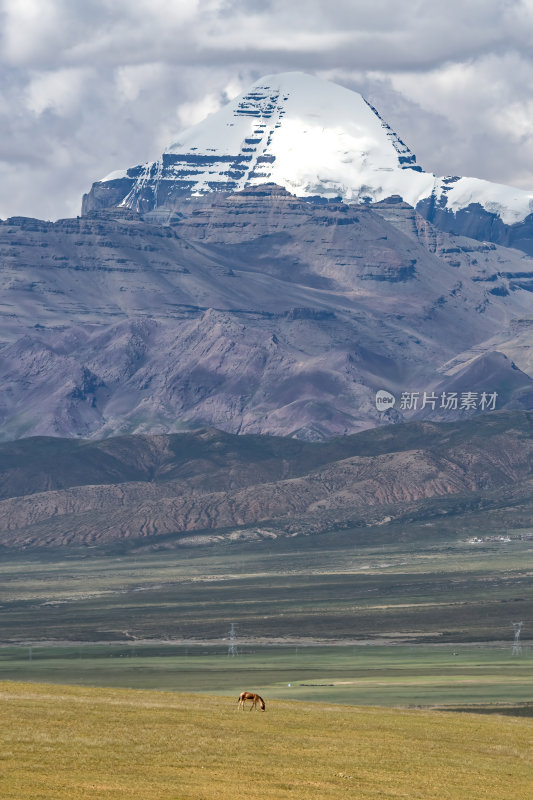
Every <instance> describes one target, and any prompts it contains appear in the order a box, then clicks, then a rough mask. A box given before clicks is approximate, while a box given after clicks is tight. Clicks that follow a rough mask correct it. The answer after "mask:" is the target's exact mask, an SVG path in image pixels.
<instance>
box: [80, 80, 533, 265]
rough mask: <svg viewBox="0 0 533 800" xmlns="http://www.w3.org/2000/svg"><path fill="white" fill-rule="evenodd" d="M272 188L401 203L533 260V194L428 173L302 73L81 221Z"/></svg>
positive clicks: (105, 197)
mask: <svg viewBox="0 0 533 800" xmlns="http://www.w3.org/2000/svg"><path fill="white" fill-rule="evenodd" d="M265 183H275V184H277V185H279V186H281V187H283V188H285V189H286V190H287V191H288V192H290V193H291V194H293V195H296V196H298V197H321V198H325V199H329V200H332V199H339V200H342V201H343V202H345V203H362V202H371V203H375V202H381V201H383V200H385V199H386V198H387V197H390V196H393V195H398V196H399V197H401V198H402V199H403V200H404V201H405V202H407V203H408V204H410V205H411V206H414V207H416V209H417V210H418V211H419V213H420V214H421V215H422V216H424V217H425V218H426V219H428V220H429V221H430V222H432V223H433V224H434V225H435V226H436V227H437V228H439V229H441V230H444V231H447V232H450V233H453V234H456V235H465V236H468V237H470V238H473V239H478V240H481V241H488V242H494V243H497V244H500V245H504V246H507V247H514V248H518V249H521V250H523V251H524V252H526V253H528V254H529V255H533V213H532V211H533V193H531V192H524V191H521V190H519V189H516V188H513V187H510V186H504V185H500V184H494V183H491V182H490V181H484V180H480V179H478V178H468V177H460V176H445V177H438V176H435V175H433V174H432V173H428V172H425V171H424V170H423V169H422V167H421V166H420V165H418V164H417V160H416V156H415V155H414V154H413V152H412V151H411V150H410V149H409V148H408V147H407V145H406V144H405V143H404V142H403V141H402V139H401V138H400V136H399V135H398V134H397V133H396V132H395V131H393V130H392V129H391V127H390V125H388V124H387V122H386V121H385V119H384V118H383V116H381V114H380V113H379V112H378V110H377V109H375V108H374V107H372V106H371V105H370V104H369V103H367V102H366V101H365V100H364V98H363V97H361V95H359V94H358V93H357V92H353V91H350V90H348V89H345V88H343V87H341V86H338V85H336V84H334V83H330V82H328V81H324V80H321V79H319V78H316V77H313V76H311V75H306V74H303V73H283V74H278V75H268V76H266V77H264V78H261V79H260V80H259V81H257V82H256V83H255V84H254V85H253V86H251V87H250V89H249V90H248V91H246V92H244V93H243V94H241V95H240V96H239V97H237V98H235V99H234V100H233V101H232V102H230V103H228V104H227V105H226V106H225V107H224V108H222V109H221V110H220V111H219V112H217V113H216V114H213V115H212V116H210V117H208V118H207V119H206V120H204V121H203V122H201V123H199V124H198V125H195V126H194V127H193V128H190V129H188V130H186V131H182V132H181V133H180V134H179V135H178V136H177V138H176V140H175V141H174V142H172V143H171V144H170V145H169V146H168V148H167V149H166V151H165V152H164V153H163V154H162V156H161V157H160V158H159V159H158V160H157V161H154V162H149V163H146V164H142V165H138V166H135V167H131V168H129V169H125V170H117V171H115V172H113V173H111V174H110V175H108V176H106V177H104V178H103V179H102V180H99V181H97V182H96V183H94V184H93V186H92V188H91V190H90V191H89V192H88V194H87V195H85V197H84V199H83V210H82V213H83V214H87V213H89V212H90V211H93V210H97V209H101V208H108V207H111V206H116V205H122V206H124V207H126V208H131V209H134V210H136V211H140V212H143V213H145V212H147V211H151V210H153V209H157V208H166V209H173V208H176V207H179V206H180V205H181V203H182V202H183V199H184V198H186V197H191V196H203V195H204V196H205V195H209V194H212V193H216V192H224V193H234V192H238V191H241V190H243V189H245V188H247V187H250V186H260V185H263V184H265Z"/></svg>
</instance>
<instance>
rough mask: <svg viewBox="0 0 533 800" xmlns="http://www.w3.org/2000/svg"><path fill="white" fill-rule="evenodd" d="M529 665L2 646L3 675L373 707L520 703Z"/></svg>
mask: <svg viewBox="0 0 533 800" xmlns="http://www.w3.org/2000/svg"><path fill="white" fill-rule="evenodd" d="M30 658H31V660H30ZM532 668H533V654H532V653H530V652H528V651H526V652H524V654H523V656H522V657H521V658H517V657H514V656H512V654H511V648H510V647H472V646H467V645H461V646H455V647H454V648H451V647H447V646H440V645H414V646H401V645H395V646H385V645H380V646H364V645H363V646H350V645H344V646H322V647H310V646H307V647H301V646H300V647H298V646H293V647H288V646H277V647H272V646H270V647H268V646H263V647H261V646H250V645H248V646H241V647H239V650H238V654H237V655H236V656H228V646H227V645H226V646H225V647H223V646H215V645H209V646H198V645H197V646H188V647H185V646H182V647H177V646H174V645H168V644H167V645H159V646H157V645H146V644H144V645H141V644H136V645H111V644H108V645H90V646H87V645H85V646H79V647H76V646H68V647H65V646H63V647H32V648H31V650H30V649H29V648H21V647H16V648H0V679H13V680H26V681H36V682H40V681H42V682H51V683H70V684H79V685H85V686H103V687H105V686H109V687H111V686H116V687H125V688H145V689H161V690H171V691H178V692H203V693H214V694H224V695H232V696H235V697H236V696H237V695H238V694H239V693H240V692H241V691H242V690H243V689H244V688H247V687H254V689H255V690H256V691H258V692H259V693H261V694H264V696H265V697H268V698H277V699H287V700H289V699H291V700H304V701H322V702H330V703H348V704H353V705H376V706H377V705H382V706H387V705H390V706H393V705H397V706H422V705H423V706H447V705H467V706H472V705H473V704H474V705H475V704H484V705H485V706H487V708H491V709H492V710H498V709H499V708H500V707H501V706H502V704H516V705H522V706H523V704H526V703H527V702H528V701H531V699H532V698H533V669H532ZM532 707H533V706H532Z"/></svg>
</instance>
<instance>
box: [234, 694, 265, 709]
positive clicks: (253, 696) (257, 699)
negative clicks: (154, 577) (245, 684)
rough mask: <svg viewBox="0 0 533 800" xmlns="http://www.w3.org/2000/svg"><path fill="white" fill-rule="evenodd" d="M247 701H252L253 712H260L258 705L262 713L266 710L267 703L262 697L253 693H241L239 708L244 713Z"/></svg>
mask: <svg viewBox="0 0 533 800" xmlns="http://www.w3.org/2000/svg"><path fill="white" fill-rule="evenodd" d="M247 700H250V701H251V703H252V705H251V706H250V711H251V710H252V708H255V709H256V711H258V710H259V709H258V708H257V704H258V703H259V707H260V709H261V711H264V710H265V701H264V700H263V698H262V697H259V695H258V694H254V693H253V692H241V693H240V695H239V700H238V703H239V708H242V710H243V711H244V705H245V703H246V701H247Z"/></svg>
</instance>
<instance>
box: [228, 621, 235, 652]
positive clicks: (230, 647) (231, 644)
mask: <svg viewBox="0 0 533 800" xmlns="http://www.w3.org/2000/svg"><path fill="white" fill-rule="evenodd" d="M236 627H237V626H236V625H235V623H234V622H232V623H231V625H230V629H229V645H228V656H236V655H237V645H236V644H235V642H236V640H237V633H236V631H235V628H236Z"/></svg>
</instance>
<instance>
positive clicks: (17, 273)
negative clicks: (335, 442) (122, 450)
mask: <svg viewBox="0 0 533 800" xmlns="http://www.w3.org/2000/svg"><path fill="white" fill-rule="evenodd" d="M0 258H1V264H2V269H1V272H0V281H1V283H0V303H1V304H2V305H1V306H0V309H1V310H2V312H3V315H2V319H3V324H2V360H1V361H0V375H1V378H2V383H3V386H4V392H3V393H2V395H1V396H0V435H1V437H2V438H3V439H4V440H6V439H13V438H20V437H21V436H29V435H50V434H51V435H56V436H65V435H67V436H68V435H72V436H94V437H98V438H101V437H105V436H109V435H116V434H119V433H143V432H150V433H165V432H169V431H172V430H174V431H179V430H184V429H190V428H197V427H199V426H204V425H213V426H215V427H219V428H223V429H225V430H227V431H230V432H242V433H244V432H248V433H269V434H281V435H288V436H296V437H299V438H307V439H317V438H318V439H320V438H325V437H326V438H327V437H328V436H334V435H336V434H337V435H338V434H343V433H349V432H354V431H356V430H361V429H364V428H366V427H372V426H375V425H382V424H385V423H388V422H394V421H397V420H401V419H404V420H405V419H409V418H410V417H411V416H412V413H414V410H413V411H412V412H411V411H409V410H408V409H406V408H403V409H402V408H400V396H401V395H402V393H403V392H419V396H420V400H421V402H422V398H423V395H424V392H426V393H428V395H429V394H430V393H431V392H434V391H436V390H437V389H438V390H439V392H440V393H442V392H448V391H457V390H458V391H460V392H463V391H464V392H468V391H472V392H477V393H478V395H479V397H481V394H482V393H483V392H497V393H498V396H499V401H498V406H497V408H499V409H500V408H502V407H503V406H505V407H517V408H528V407H531V403H532V397H531V395H532V388H531V387H532V383H533V377H532V372H533V364H532V362H531V344H530V334H529V330H530V328H529V327H528V325H529V324H530V321H531V290H532V289H533V262H532V261H531V259H529V258H528V257H527V256H525V255H524V254H522V253H520V252H519V251H514V250H510V249H506V248H501V247H498V246H497V245H493V244H487V243H479V242H477V241H475V240H469V239H466V238H465V237H453V236H451V235H449V234H445V233H443V232H440V231H438V229H436V228H434V227H433V226H432V225H431V224H430V223H428V222H427V221H426V220H424V219H423V218H422V217H421V216H420V215H419V214H417V212H416V211H415V210H414V209H413V208H411V207H410V206H408V205H407V204H405V203H403V202H401V201H400V200H399V198H391V199H390V200H388V201H384V202H383V203H378V204H374V205H373V206H368V205H367V204H363V205H360V206H355V205H347V204H343V203H340V202H338V201H327V202H324V201H322V200H321V201H315V200H302V199H299V198H296V197H294V196H293V195H290V194H289V193H287V191H286V190H285V189H283V188H281V187H276V186H275V185H266V186H260V187H251V188H250V189H247V190H244V191H243V192H239V193H237V194H234V195H226V194H224V193H216V194H213V195H209V196H204V197H198V198H190V199H188V200H184V201H183V203H182V205H181V206H180V208H179V209H175V210H173V211H166V212H164V213H162V212H161V211H160V210H159V211H157V212H148V213H147V214H144V215H141V214H139V213H137V212H133V211H132V210H129V209H126V208H113V209H106V210H101V211H95V212H91V214H90V215H89V216H87V217H82V218H78V219H72V220H60V221H58V222H57V223H44V222H40V221H36V220H25V219H21V218H15V219H11V220H8V221H6V222H4V223H2V224H0ZM498 331H499V332H498ZM491 353H492V354H493V355H490V354H491ZM497 353H500V354H501V356H498V355H497ZM483 363H484V364H485V365H486V369H485V371H484V370H483V369H479V366H480V365H481V364H483ZM381 389H386V390H388V391H389V392H392V393H394V394H395V395H396V396H397V401H398V402H397V404H396V407H395V409H394V410H393V412H394V413H391V414H388V415H384V414H382V413H381V412H379V411H378V409H377V408H376V405H375V394H376V392H377V391H378V390H381ZM418 411H420V409H418ZM427 411H428V413H430V414H431V417H432V418H438V414H439V413H442V414H443V415H444V416H443V418H444V419H446V418H450V416H449V415H450V414H453V416H454V418H455V417H456V416H461V415H462V414H463V412H462V411H461V409H459V408H457V409H456V412H457V413H455V412H453V411H450V410H449V409H448V410H444V411H443V412H440V411H439V410H438V409H436V408H433V409H429V408H428V409H427ZM469 413H470V412H469Z"/></svg>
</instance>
